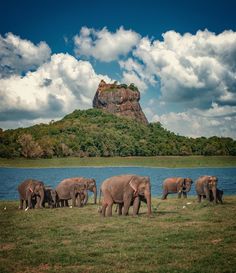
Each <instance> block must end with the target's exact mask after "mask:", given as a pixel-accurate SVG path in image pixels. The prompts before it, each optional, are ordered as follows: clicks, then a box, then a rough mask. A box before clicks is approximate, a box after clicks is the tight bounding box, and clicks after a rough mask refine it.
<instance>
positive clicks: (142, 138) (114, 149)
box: [0, 109, 236, 158]
mask: <svg viewBox="0 0 236 273" xmlns="http://www.w3.org/2000/svg"><path fill="white" fill-rule="evenodd" d="M155 155H236V141H234V140H233V139H231V138H219V137H211V138H208V139H207V138H205V137H201V138H196V139H194V138H188V137H184V136H178V135H176V134H174V133H172V132H170V131H168V130H166V129H164V128H163V127H162V125H161V124H160V123H158V122H157V123H150V124H148V125H144V124H141V123H138V122H136V121H133V120H130V119H127V118H121V117H117V116H115V115H112V114H108V113H104V112H102V111H101V110H99V109H89V110H83V111H82V110H75V111H74V112H73V113H71V114H69V115H67V116H65V117H64V118H63V119H62V120H60V121H56V122H51V123H50V124H39V125H35V126H32V127H29V128H19V129H15V130H6V131H3V130H1V131H0V157H9V158H10V157H20V156H23V157H26V158H38V157H42V158H50V157H53V156H56V157H63V156H80V157H83V156H155Z"/></svg>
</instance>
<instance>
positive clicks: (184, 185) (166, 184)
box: [162, 177, 193, 200]
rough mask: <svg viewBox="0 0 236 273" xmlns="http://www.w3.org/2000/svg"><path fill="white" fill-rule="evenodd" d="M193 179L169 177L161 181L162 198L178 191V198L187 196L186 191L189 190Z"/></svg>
mask: <svg viewBox="0 0 236 273" xmlns="http://www.w3.org/2000/svg"><path fill="white" fill-rule="evenodd" d="M192 184H193V181H192V179H191V178H189V177H187V178H183V177H170V178H167V179H165V180H164V181H163V195H162V200H164V199H166V198H167V195H168V194H169V193H178V198H181V195H182V194H183V197H185V198H186V197H187V192H189V191H190V190H191V186H192Z"/></svg>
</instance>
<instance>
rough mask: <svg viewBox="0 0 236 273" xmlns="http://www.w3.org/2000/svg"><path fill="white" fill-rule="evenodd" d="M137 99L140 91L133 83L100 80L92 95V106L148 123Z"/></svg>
mask: <svg viewBox="0 0 236 273" xmlns="http://www.w3.org/2000/svg"><path fill="white" fill-rule="evenodd" d="M139 100H140V93H139V91H138V89H137V88H136V87H135V86H134V85H132V84H131V85H130V86H127V85H125V84H121V85H117V84H115V83H114V84H107V83H106V82H105V81H103V80H102V81H101V82H100V84H99V86H98V89H97V92H96V94H95V96H94V99H93V107H94V108H99V109H104V110H105V111H106V112H109V113H112V114H115V115H118V116H125V117H128V118H131V119H134V120H136V121H139V122H142V123H143V124H148V121H147V118H146V117H145V115H144V113H143V111H142V108H141V106H140V104H139Z"/></svg>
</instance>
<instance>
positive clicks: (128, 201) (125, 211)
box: [123, 196, 132, 216]
mask: <svg viewBox="0 0 236 273" xmlns="http://www.w3.org/2000/svg"><path fill="white" fill-rule="evenodd" d="M124 199H125V200H124V209H123V215H125V216H126V215H128V213H129V207H130V204H131V199H132V196H129V197H126V198H124Z"/></svg>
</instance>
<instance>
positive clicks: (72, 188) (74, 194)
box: [55, 177, 96, 207]
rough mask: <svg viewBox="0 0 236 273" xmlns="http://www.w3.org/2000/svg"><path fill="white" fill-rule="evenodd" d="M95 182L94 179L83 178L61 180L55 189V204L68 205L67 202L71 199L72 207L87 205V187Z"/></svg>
mask: <svg viewBox="0 0 236 273" xmlns="http://www.w3.org/2000/svg"><path fill="white" fill-rule="evenodd" d="M91 183H93V184H94V183H95V185H96V182H95V180H94V179H89V178H84V177H72V178H67V179H64V180H62V181H61V182H60V183H59V184H58V185H57V187H56V189H55V190H56V193H57V203H58V202H61V203H62V206H63V203H64V202H66V204H68V200H70V199H72V207H75V206H78V207H81V206H82V205H84V204H86V203H87V200H88V193H87V189H88V185H89V184H91Z"/></svg>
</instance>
